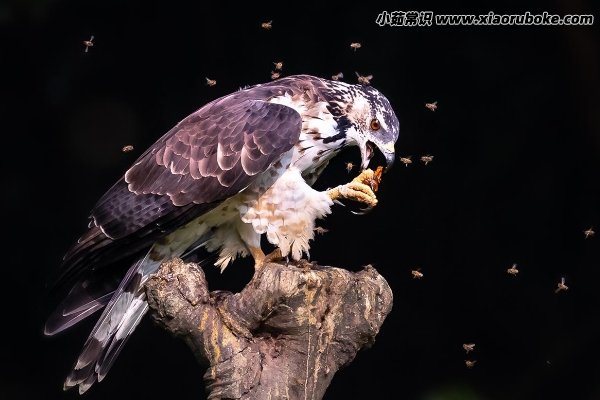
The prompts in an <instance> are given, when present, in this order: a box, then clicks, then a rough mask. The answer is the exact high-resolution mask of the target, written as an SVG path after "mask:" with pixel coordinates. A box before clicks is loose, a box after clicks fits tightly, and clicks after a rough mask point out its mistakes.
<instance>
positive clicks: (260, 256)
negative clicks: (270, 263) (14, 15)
mask: <svg viewBox="0 0 600 400" xmlns="http://www.w3.org/2000/svg"><path fill="white" fill-rule="evenodd" d="M246 246H247V247H248V251H249V252H250V254H251V255H252V258H254V269H259V268H260V267H262V266H263V265H264V261H265V258H266V256H265V253H264V252H263V251H262V249H261V248H260V247H254V246H249V245H247V244H246Z"/></svg>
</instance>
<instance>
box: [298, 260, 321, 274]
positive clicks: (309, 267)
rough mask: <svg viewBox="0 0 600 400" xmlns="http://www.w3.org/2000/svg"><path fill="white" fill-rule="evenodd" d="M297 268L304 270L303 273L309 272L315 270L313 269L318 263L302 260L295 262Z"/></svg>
mask: <svg viewBox="0 0 600 400" xmlns="http://www.w3.org/2000/svg"><path fill="white" fill-rule="evenodd" d="M295 265H296V267H298V268H302V272H309V271H310V270H312V269H313V267H314V266H315V265H317V263H316V262H314V261H308V260H306V259H304V258H303V259H300V260H298V261H296V262H295Z"/></svg>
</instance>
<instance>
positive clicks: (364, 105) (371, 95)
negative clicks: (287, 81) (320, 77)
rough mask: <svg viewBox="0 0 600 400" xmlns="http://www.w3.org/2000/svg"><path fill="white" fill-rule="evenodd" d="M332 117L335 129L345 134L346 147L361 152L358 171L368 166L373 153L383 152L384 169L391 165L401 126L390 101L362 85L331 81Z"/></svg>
mask: <svg viewBox="0 0 600 400" xmlns="http://www.w3.org/2000/svg"><path fill="white" fill-rule="evenodd" d="M331 84H332V86H333V90H332V95H333V96H332V97H331V100H330V104H332V105H333V108H332V110H331V111H332V114H333V115H334V118H335V119H336V120H337V122H338V129H339V130H340V132H341V133H342V132H343V134H345V137H346V145H356V146H358V147H359V149H360V155H361V161H362V162H361V168H362V169H365V168H367V167H368V166H369V162H370V161H371V158H372V157H373V155H374V154H375V150H376V149H379V151H381V153H383V155H384V157H385V160H386V163H387V168H388V169H389V168H390V167H391V166H392V164H393V163H394V159H395V149H394V144H395V143H396V140H398V134H399V133H400V123H399V122H398V118H397V117H396V114H395V113H394V110H393V109H392V106H391V105H390V102H389V101H388V99H387V98H385V96H384V95H382V94H381V93H380V92H379V91H378V90H376V89H374V88H372V87H370V86H363V85H349V84H346V83H343V82H332V83H331Z"/></svg>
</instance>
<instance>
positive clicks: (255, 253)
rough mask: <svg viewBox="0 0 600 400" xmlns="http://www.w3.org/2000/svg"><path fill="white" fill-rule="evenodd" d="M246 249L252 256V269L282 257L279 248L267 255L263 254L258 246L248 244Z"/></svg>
mask: <svg viewBox="0 0 600 400" xmlns="http://www.w3.org/2000/svg"><path fill="white" fill-rule="evenodd" d="M248 251H250V254H251V255H252V258H254V269H259V268H260V267H262V266H263V265H265V264H268V263H270V262H275V261H280V260H282V259H283V255H282V254H281V249H280V248H276V249H275V250H273V251H272V252H270V253H269V254H267V255H265V253H264V252H263V251H262V249H261V248H260V247H254V246H248Z"/></svg>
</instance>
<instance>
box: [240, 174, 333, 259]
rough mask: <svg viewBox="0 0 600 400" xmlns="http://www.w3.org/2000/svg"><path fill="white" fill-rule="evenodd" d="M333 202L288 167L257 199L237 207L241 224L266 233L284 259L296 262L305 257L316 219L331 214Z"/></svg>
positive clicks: (312, 236) (260, 232)
mask: <svg viewBox="0 0 600 400" xmlns="http://www.w3.org/2000/svg"><path fill="white" fill-rule="evenodd" d="M332 205H333V202H332V201H331V199H330V198H329V196H328V195H327V194H326V193H323V192H318V191H316V190H314V189H312V188H311V187H310V186H309V185H308V184H307V183H306V181H305V180H304V179H303V178H302V175H301V173H300V170H299V169H298V168H295V167H290V168H289V169H288V170H287V171H286V172H285V173H284V174H283V175H282V176H281V177H279V179H278V180H277V181H276V182H275V184H273V186H271V187H270V188H269V189H268V190H267V191H266V192H265V193H264V194H263V195H261V196H260V197H259V198H258V199H254V200H251V201H249V202H248V203H247V204H246V205H244V206H241V207H240V215H241V218H242V221H243V222H246V223H250V224H252V226H253V228H254V230H255V231H256V232H257V233H259V234H263V233H264V234H266V236H267V239H268V240H269V242H271V243H272V244H274V245H276V246H278V247H279V248H280V249H281V252H282V254H283V256H284V257H286V256H288V255H289V256H291V257H292V258H293V259H294V260H299V259H300V258H301V257H302V254H303V253H306V254H308V250H309V247H310V246H309V244H308V242H309V241H310V240H312V239H313V238H314V228H315V219H317V218H322V217H324V216H325V215H327V214H329V213H330V212H331V206H332Z"/></svg>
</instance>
